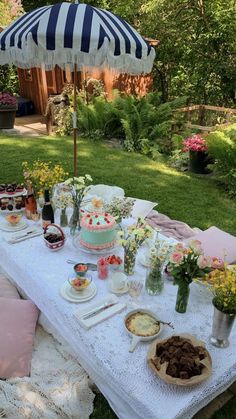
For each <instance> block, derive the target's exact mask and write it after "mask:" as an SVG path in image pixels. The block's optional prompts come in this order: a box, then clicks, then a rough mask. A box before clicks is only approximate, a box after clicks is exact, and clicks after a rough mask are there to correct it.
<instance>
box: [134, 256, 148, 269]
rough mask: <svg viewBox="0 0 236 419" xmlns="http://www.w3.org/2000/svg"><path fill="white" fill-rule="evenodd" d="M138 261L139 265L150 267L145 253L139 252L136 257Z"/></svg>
mask: <svg viewBox="0 0 236 419" xmlns="http://www.w3.org/2000/svg"><path fill="white" fill-rule="evenodd" d="M137 260H138V262H139V263H140V265H142V266H144V267H145V268H149V267H150V260H149V258H148V256H147V255H146V254H145V253H140V254H139V255H138V257H137Z"/></svg>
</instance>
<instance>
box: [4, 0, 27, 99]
mask: <svg viewBox="0 0 236 419" xmlns="http://www.w3.org/2000/svg"><path fill="white" fill-rule="evenodd" d="M22 13H23V7H22V4H21V0H0V25H1V26H6V25H9V24H10V23H11V22H12V21H13V20H14V19H15V18H17V17H18V16H20V15H21V14H22ZM18 89H19V86H18V78H17V74H16V69H15V67H14V66H8V65H5V66H0V91H4V90H5V91H9V92H11V93H16V92H18Z"/></svg>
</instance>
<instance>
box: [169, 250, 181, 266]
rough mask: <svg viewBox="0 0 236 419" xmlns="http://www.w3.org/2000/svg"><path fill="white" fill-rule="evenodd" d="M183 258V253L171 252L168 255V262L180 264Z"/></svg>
mask: <svg viewBox="0 0 236 419" xmlns="http://www.w3.org/2000/svg"><path fill="white" fill-rule="evenodd" d="M183 258H184V255H183V253H181V252H173V253H172V255H170V262H171V263H173V264H175V265H180V263H181V262H182V260H183Z"/></svg>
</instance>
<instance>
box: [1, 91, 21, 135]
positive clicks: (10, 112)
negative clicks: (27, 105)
mask: <svg viewBox="0 0 236 419" xmlns="http://www.w3.org/2000/svg"><path fill="white" fill-rule="evenodd" d="M16 108H17V101H16V98H15V97H14V96H12V95H11V94H10V93H7V92H0V129H11V128H14V122H15V116H16Z"/></svg>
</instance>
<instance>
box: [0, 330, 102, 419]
mask: <svg viewBox="0 0 236 419" xmlns="http://www.w3.org/2000/svg"><path fill="white" fill-rule="evenodd" d="M93 400H94V394H93V392H92V390H91V389H90V388H89V378H88V376H87V373H86V372H85V371H84V369H83V368H82V367H81V366H80V365H79V363H78V360H77V359H76V358H73V357H72V356H71V355H70V354H68V353H67V352H65V351H64V350H63V347H62V345H61V344H60V343H59V342H57V341H56V340H55V339H54V338H53V337H52V335H50V334H48V333H47V332H45V331H44V330H43V328H42V327H41V326H38V327H37V332H36V336H35V345H34V352H33V358H32V368H31V377H24V378H12V379H9V380H6V381H3V380H0V417H3V418H6V419H13V418H14V419H58V418H60V419H88V418H89V416H90V415H91V413H92V412H93Z"/></svg>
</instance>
